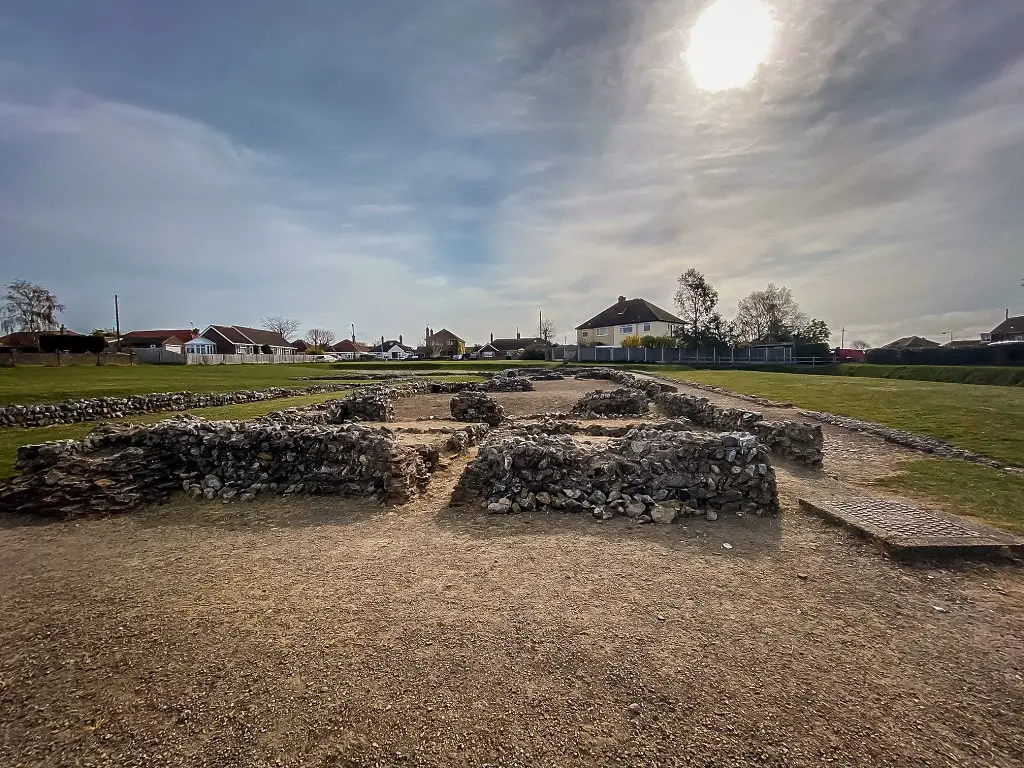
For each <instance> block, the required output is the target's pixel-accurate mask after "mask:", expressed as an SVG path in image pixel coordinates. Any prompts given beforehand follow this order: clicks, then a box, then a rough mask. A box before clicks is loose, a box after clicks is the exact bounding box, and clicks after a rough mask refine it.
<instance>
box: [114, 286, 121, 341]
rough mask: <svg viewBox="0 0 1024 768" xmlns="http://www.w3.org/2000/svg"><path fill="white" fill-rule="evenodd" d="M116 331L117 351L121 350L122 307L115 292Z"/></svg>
mask: <svg viewBox="0 0 1024 768" xmlns="http://www.w3.org/2000/svg"><path fill="white" fill-rule="evenodd" d="M114 333H116V334H117V351H118V352H120V351H121V309H120V307H119V306H118V304H117V294H116V293H115V294H114Z"/></svg>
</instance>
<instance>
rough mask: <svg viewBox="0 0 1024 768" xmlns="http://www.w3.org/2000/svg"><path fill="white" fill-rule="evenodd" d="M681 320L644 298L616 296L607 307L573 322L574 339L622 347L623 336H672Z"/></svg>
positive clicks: (680, 324)
mask: <svg viewBox="0 0 1024 768" xmlns="http://www.w3.org/2000/svg"><path fill="white" fill-rule="evenodd" d="M682 325H683V321H682V320H681V319H680V318H678V317H676V316H675V315H673V314H672V313H671V312H666V311H665V310H664V309H662V308H661V307H658V306H655V305H654V304H651V302H649V301H647V299H627V298H626V297H625V296H619V299H618V301H616V302H615V303H614V304H612V305H611V306H610V307H608V309H606V310H604V311H603V312H600V313H598V314H597V315H594V317H592V318H590V319H589V320H587V322H585V323H583V324H582V325H577V326H576V343H577V344H580V345H585V346H594V345H596V344H599V345H602V346H606V347H621V346H622V340H623V339H624V338H625V337H626V336H671V335H672V334H673V333H674V332H675V331H676V329H678V328H681V327H682Z"/></svg>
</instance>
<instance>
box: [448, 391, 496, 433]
mask: <svg viewBox="0 0 1024 768" xmlns="http://www.w3.org/2000/svg"><path fill="white" fill-rule="evenodd" d="M450 408H451V413H452V418H453V419H455V420H456V421H469V422H474V421H482V422H484V423H486V424H489V425H490V426H492V427H496V426H498V425H499V424H501V422H502V421H504V420H505V409H504V408H502V407H501V404H500V403H498V402H497V401H495V400H494V398H491V397H488V396H487V395H485V394H484V393H483V392H460V393H459V394H457V395H455V397H453V398H452V402H451V405H450Z"/></svg>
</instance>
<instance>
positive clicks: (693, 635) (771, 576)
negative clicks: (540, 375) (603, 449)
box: [0, 382, 1024, 768]
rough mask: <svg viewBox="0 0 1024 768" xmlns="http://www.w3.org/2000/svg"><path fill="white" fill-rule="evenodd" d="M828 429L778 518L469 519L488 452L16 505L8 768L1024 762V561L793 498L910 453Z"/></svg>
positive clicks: (4, 634)
mask: <svg viewBox="0 0 1024 768" xmlns="http://www.w3.org/2000/svg"><path fill="white" fill-rule="evenodd" d="M575 383H576V382H574V384H575ZM579 383H583V384H586V385H587V386H586V387H584V391H586V390H588V389H593V388H594V386H593V384H594V383H593V382H579ZM577 396H578V395H577ZM541 397H544V395H541ZM416 399H419V398H416ZM406 403H410V404H411V403H413V400H409V401H402V407H404V406H405V404H406ZM570 405H571V403H570ZM537 410H565V407H564V406H548V407H545V408H538V409H537ZM531 412H533V409H531ZM404 417H405V418H415V416H410V414H408V413H407V414H405V416H404ZM860 440H863V441H867V442H865V443H863V444H858V443H857V441H860ZM829 441H830V442H829V445H828V450H829V452H830V456H829V459H828V460H827V462H826V467H825V470H824V472H822V473H810V472H808V471H806V470H798V469H795V468H792V467H786V466H780V469H779V473H780V481H781V487H782V491H783V492H782V496H783V506H784V513H783V515H782V517H781V519H779V520H759V519H751V518H743V519H732V518H725V517H723V518H721V519H719V520H718V521H717V522H714V523H711V522H706V521H703V520H700V521H689V522H686V523H685V524H683V525H673V526H639V525H636V524H634V523H632V522H631V521H628V520H624V519H618V520H612V521H609V522H606V523H599V522H596V521H594V520H592V519H588V518H581V517H576V516H563V515H552V516H545V515H541V514H534V515H521V516H512V517H504V516H501V517H497V516H488V515H486V514H485V513H483V511H482V510H480V509H479V508H477V507H464V508H458V509H452V508H450V507H449V505H448V503H447V500H448V496H449V495H450V493H451V489H452V488H453V487H454V485H455V483H456V482H457V479H458V476H459V474H460V472H461V470H462V468H463V466H464V464H465V461H466V459H462V460H459V461H455V462H453V463H452V465H451V466H450V467H448V468H447V469H445V470H444V471H443V472H442V473H440V474H439V475H438V476H436V477H435V479H434V482H433V483H432V484H431V489H430V491H429V493H428V495H427V496H426V497H424V498H421V499H419V500H417V501H415V502H413V503H412V504H409V505H405V506H403V507H399V508H391V509H382V508H381V507H379V506H376V505H374V504H372V503H367V502H352V501H342V500H337V499H329V498H305V499H292V500H266V501H260V502H257V503H254V504H251V505H245V506H242V505H224V504H220V503H208V502H203V503H194V502H187V501H184V500H179V501H176V502H174V503H173V504H170V505H167V506H164V507H158V508H154V509H150V510H146V511H143V512H141V513H137V514H134V515H132V516H130V517H123V518H107V519H89V520H81V521H77V522H54V523H49V524H33V521H29V520H25V519H16V518H4V517H2V516H0V574H2V575H3V578H2V579H0V615H2V616H3V621H0V647H2V648H3V649H4V651H3V653H2V654H0V765H3V766H47V767H49V766H86V765H90V766H148V767H158V766H278V765H281V766H349V767H353V768H354V767H362V766H396V765H397V766H406V765H407V766H486V765H489V766H531V767H532V766H618V765H630V766H814V767H815V768H818V767H819V766H823V765H835V766H844V767H845V766H872V767H874V766H893V767H894V768H895V767H896V766H899V767H901V768H902V767H904V766H929V767H937V766H978V767H979V768H981V767H982V766H986V767H988V766H992V767H995V766H1019V765H1020V755H1021V754H1022V753H1024V721H1022V720H1021V717H1020V713H1021V712H1022V711H1024V577H1022V572H1021V570H1020V569H1019V568H1018V567H1015V566H1013V565H1008V564H1003V563H987V564H968V563H963V562H947V563H941V564H938V563H919V564H914V565H908V564H899V563H896V562H893V561H890V560H888V559H886V558H885V557H883V556H882V555H881V554H879V553H878V552H876V551H875V550H874V549H873V547H872V546H871V545H869V544H867V543H865V542H863V541H861V540H859V539H857V538H855V537H853V536H851V535H850V534H849V533H847V532H846V531H844V530H841V529H836V528H833V527H831V526H829V525H828V524H826V523H824V522H822V521H820V520H818V519H817V518H814V517H810V516H807V515H804V514H803V513H801V512H799V511H798V510H797V509H795V507H794V504H793V499H794V498H795V496H796V495H799V494H800V493H801V492H803V490H805V489H806V488H811V489H813V488H815V487H819V486H821V485H823V484H829V483H845V482H848V481H847V480H846V479H845V478H844V472H853V471H857V472H860V473H861V476H862V477H863V478H865V479H866V478H868V477H869V476H870V475H871V474H872V473H874V472H884V471H887V469H888V468H889V467H890V466H891V463H892V462H893V461H894V460H895V458H896V456H897V454H896V453H890V452H889V451H898V450H899V449H895V448H893V447H892V446H887V445H885V444H884V443H881V442H880V441H875V440H874V439H873V438H868V437H863V436H849V435H845V436H844V435H843V434H840V433H837V434H833V433H832V432H831V431H830V432H829ZM858 456H859V457H860V458H859V459H858ZM803 486H805V488H803ZM726 544H728V545H730V546H729V547H726V546H725V545H726Z"/></svg>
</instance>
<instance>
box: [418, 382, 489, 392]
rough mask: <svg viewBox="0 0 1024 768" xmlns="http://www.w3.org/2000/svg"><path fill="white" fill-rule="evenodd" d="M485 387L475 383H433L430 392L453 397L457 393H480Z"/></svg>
mask: <svg viewBox="0 0 1024 768" xmlns="http://www.w3.org/2000/svg"><path fill="white" fill-rule="evenodd" d="M482 389H483V386H482V385H481V384H479V383H478V382H475V381H432V382H430V392H431V393H432V394H435V395H453V394H455V393H456V392H479V391H481V390H482Z"/></svg>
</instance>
